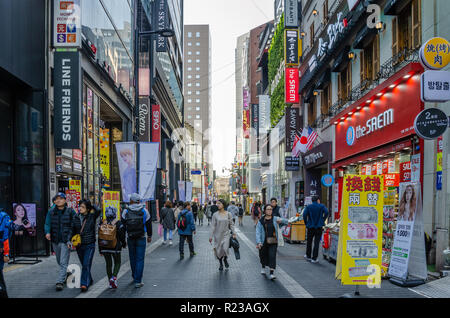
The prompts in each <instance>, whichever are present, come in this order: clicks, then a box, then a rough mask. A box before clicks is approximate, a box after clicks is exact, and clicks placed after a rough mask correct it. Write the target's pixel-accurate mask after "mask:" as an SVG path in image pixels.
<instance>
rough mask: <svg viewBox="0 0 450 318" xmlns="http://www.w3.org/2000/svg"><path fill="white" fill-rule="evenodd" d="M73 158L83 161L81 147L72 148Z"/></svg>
mask: <svg viewBox="0 0 450 318" xmlns="http://www.w3.org/2000/svg"><path fill="white" fill-rule="evenodd" d="M72 158H73V159H75V160H78V161H83V152H82V151H81V150H80V149H72Z"/></svg>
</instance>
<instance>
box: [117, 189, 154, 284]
mask: <svg viewBox="0 0 450 318" xmlns="http://www.w3.org/2000/svg"><path fill="white" fill-rule="evenodd" d="M140 201H141V196H140V195H139V194H137V193H133V194H131V196H130V205H129V206H128V207H127V208H126V209H125V210H124V211H123V213H122V223H123V224H124V225H125V230H126V232H127V236H128V253H129V256H130V266H131V275H132V276H133V281H134V287H135V288H141V287H142V286H144V283H143V282H142V275H143V273H144V258H145V248H146V246H147V243H150V242H151V241H152V221H151V217H150V213H149V212H148V211H147V209H146V208H145V205H144V204H140ZM146 233H147V241H146V240H145V234H146Z"/></svg>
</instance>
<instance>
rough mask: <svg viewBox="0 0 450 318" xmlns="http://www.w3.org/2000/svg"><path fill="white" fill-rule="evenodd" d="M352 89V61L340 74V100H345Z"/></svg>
mask: <svg viewBox="0 0 450 318" xmlns="http://www.w3.org/2000/svg"><path fill="white" fill-rule="evenodd" d="M351 91H352V63H351V61H350V62H349V63H348V65H347V67H346V68H345V69H344V70H343V71H342V72H340V73H339V74H338V97H339V100H341V101H345V100H347V98H348V97H349V96H350V93H351Z"/></svg>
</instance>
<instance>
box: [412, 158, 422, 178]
mask: <svg viewBox="0 0 450 318" xmlns="http://www.w3.org/2000/svg"><path fill="white" fill-rule="evenodd" d="M411 182H420V154H415V155H412V156H411Z"/></svg>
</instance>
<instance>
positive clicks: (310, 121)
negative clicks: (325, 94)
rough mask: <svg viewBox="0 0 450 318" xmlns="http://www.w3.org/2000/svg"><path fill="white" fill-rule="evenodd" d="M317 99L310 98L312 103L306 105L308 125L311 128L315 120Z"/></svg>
mask: <svg viewBox="0 0 450 318" xmlns="http://www.w3.org/2000/svg"><path fill="white" fill-rule="evenodd" d="M316 106H317V98H316V97H315V96H313V97H312V103H309V105H308V125H309V126H312V125H313V124H314V121H315V120H316V117H317V114H316V109H317V107H316Z"/></svg>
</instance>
